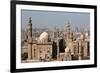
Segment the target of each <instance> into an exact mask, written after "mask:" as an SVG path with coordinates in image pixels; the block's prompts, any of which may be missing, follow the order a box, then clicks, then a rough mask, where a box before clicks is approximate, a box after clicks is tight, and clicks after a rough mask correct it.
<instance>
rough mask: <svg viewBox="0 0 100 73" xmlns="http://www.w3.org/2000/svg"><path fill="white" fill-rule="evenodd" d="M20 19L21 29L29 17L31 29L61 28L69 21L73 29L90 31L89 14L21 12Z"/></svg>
mask: <svg viewBox="0 0 100 73" xmlns="http://www.w3.org/2000/svg"><path fill="white" fill-rule="evenodd" d="M21 17H22V22H21V24H22V28H25V27H26V26H27V24H28V20H29V17H31V19H32V24H33V28H34V27H35V28H40V27H41V28H44V27H47V28H52V27H55V26H58V27H62V26H64V25H65V23H66V24H67V23H68V21H69V22H70V25H71V26H72V27H73V28H75V27H78V28H80V29H81V28H85V29H88V30H89V29H90V14H89V13H82V12H81V13H79V12H61V11H59V12H56V11H36V10H21Z"/></svg>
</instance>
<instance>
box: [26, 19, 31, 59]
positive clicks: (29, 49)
mask: <svg viewBox="0 0 100 73" xmlns="http://www.w3.org/2000/svg"><path fill="white" fill-rule="evenodd" d="M27 27H28V28H27V34H28V59H29V60H30V59H32V20H31V17H30V18H29V23H28V26H27Z"/></svg>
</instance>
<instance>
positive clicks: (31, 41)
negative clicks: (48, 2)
mask: <svg viewBox="0 0 100 73" xmlns="http://www.w3.org/2000/svg"><path fill="white" fill-rule="evenodd" d="M26 29H27V31H26V32H27V34H26V35H27V37H26V38H25V39H24V40H23V41H22V42H21V61H22V62H28V63H29V62H41V61H43V62H49V61H71V60H87V59H89V58H90V35H89V33H88V32H77V33H75V34H76V35H77V37H74V35H73V34H74V32H72V31H71V29H70V25H68V26H67V27H66V30H65V31H63V32H62V33H60V32H59V31H54V32H52V38H51V37H49V36H50V35H49V34H48V32H46V31H43V32H42V33H41V34H40V36H39V37H37V38H33V37H32V36H33V34H32V20H31V18H29V23H28V25H27V28H26Z"/></svg>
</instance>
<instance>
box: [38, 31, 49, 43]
mask: <svg viewBox="0 0 100 73" xmlns="http://www.w3.org/2000/svg"><path fill="white" fill-rule="evenodd" d="M48 36H49V35H48V33H47V32H43V33H42V34H41V35H40V37H39V41H40V42H48Z"/></svg>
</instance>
